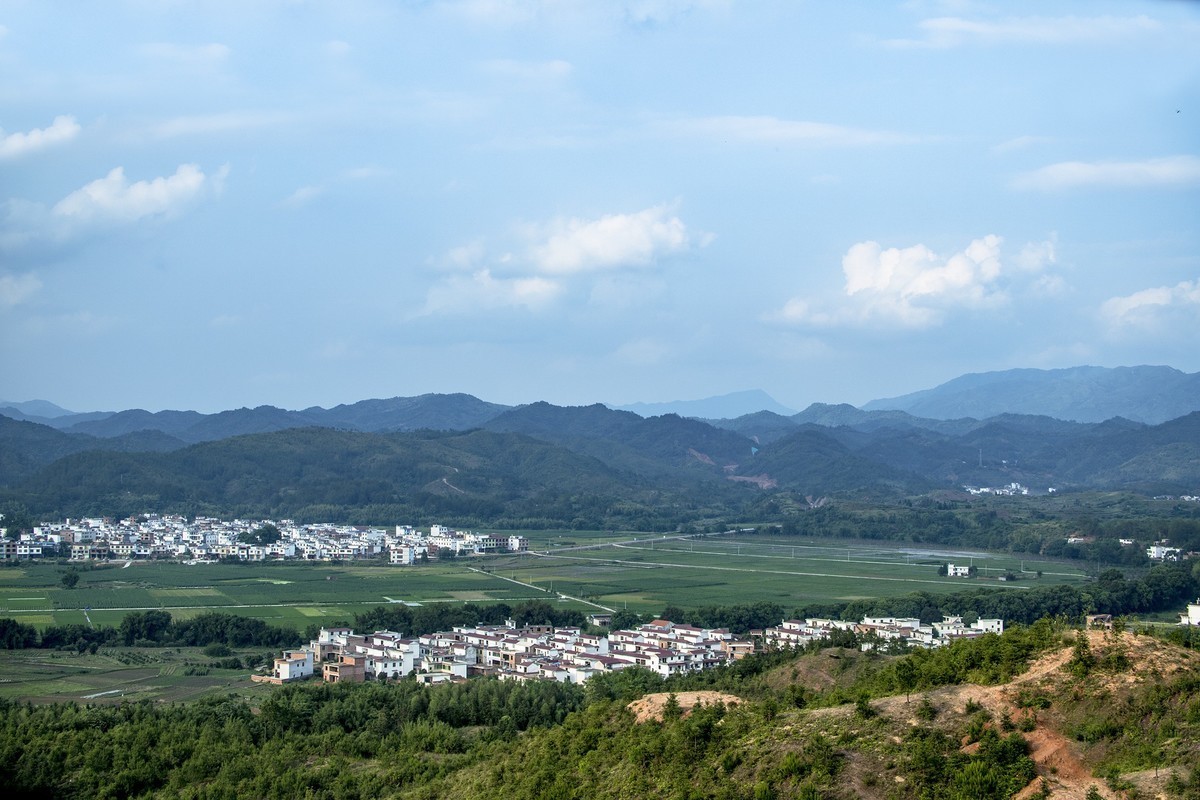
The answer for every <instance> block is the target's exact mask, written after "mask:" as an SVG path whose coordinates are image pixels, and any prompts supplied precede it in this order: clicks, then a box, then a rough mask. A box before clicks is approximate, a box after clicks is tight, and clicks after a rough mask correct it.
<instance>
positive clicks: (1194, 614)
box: [1179, 598, 1200, 625]
mask: <svg viewBox="0 0 1200 800" xmlns="http://www.w3.org/2000/svg"><path fill="white" fill-rule="evenodd" d="M1179 624H1180V625H1200V598H1197V600H1196V602H1194V603H1188V607H1187V613H1186V614H1180V615H1179Z"/></svg>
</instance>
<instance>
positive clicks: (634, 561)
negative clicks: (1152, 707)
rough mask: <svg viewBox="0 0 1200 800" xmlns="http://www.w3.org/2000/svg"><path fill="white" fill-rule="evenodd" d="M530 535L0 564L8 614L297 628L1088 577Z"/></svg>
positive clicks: (86, 695)
mask: <svg viewBox="0 0 1200 800" xmlns="http://www.w3.org/2000/svg"><path fill="white" fill-rule="evenodd" d="M534 533H536V534H537V535H532V534H534ZM529 534H530V535H529V538H530V546H531V548H532V550H533V551H534V552H530V553H526V554H521V555H500V556H487V557H472V558H460V559H457V560H455V561H452V562H447V563H442V564H438V563H434V564H430V565H421V566H414V567H390V566H386V565H381V564H375V565H329V564H311V563H301V562H288V563H265V564H197V565H185V564H180V563H174V562H162V563H133V564H131V565H129V566H128V567H125V566H123V565H122V564H111V565H108V564H105V565H98V566H95V567H93V568H90V569H89V568H83V569H81V570H80V572H79V575H80V580H79V583H78V585H77V586H76V588H74V589H67V588H65V587H64V586H63V585H62V576H63V574H64V573H65V571H66V570H67V566H66V565H59V564H52V563H45V564H21V565H19V566H11V567H6V568H4V569H0V617H12V618H13V619H16V620H18V621H21V622H24V623H27V624H31V625H34V626H36V627H38V628H45V627H46V626H49V625H55V624H59V625H61V624H67V623H76V624H84V625H87V624H91V625H111V626H117V625H119V624H120V622H121V620H122V618H123V617H124V616H125V615H126V614H128V613H129V612H131V611H140V610H148V609H162V610H165V611H168V612H169V613H170V614H171V616H172V617H173V618H175V619H188V618H191V617H194V616H196V615H198V614H202V613H205V612H207V611H214V610H216V611H223V612H228V613H233V614H240V615H243V616H248V617H255V618H258V619H262V620H263V621H264V622H266V623H268V624H270V625H274V626H280V627H292V628H295V629H297V630H299V631H304V630H305V629H306V628H307V627H309V626H310V625H313V624H318V625H330V624H344V623H347V622H349V621H351V620H352V619H353V617H354V615H355V614H356V613H360V612H364V611H367V610H370V609H372V608H375V607H376V606H379V605H386V604H388V603H395V602H399V603H417V604H426V603H465V602H475V603H490V602H507V603H512V604H515V603H519V602H521V601H523V600H555V601H556V602H559V603H563V604H564V605H568V606H570V607H575V608H579V609H581V610H587V611H595V610H597V607H600V608H609V609H619V608H628V609H630V610H633V611H638V612H641V613H654V614H657V613H659V612H661V611H662V609H663V608H664V607H665V606H667V605H675V606H680V607H683V608H689V607H698V606H707V605H733V604H741V603H753V602H758V601H770V602H774V603H778V604H780V605H782V606H784V607H785V608H789V609H790V608H795V607H798V606H801V605H803V604H806V603H811V602H836V601H848V600H858V599H865V598H876V597H884V598H886V597H893V596H898V595H904V594H908V593H910V592H914V591H927V592H952V591H958V590H962V589H969V588H982V587H993V588H1005V589H1007V590H1009V591H1026V590H1028V589H1029V588H1031V587H1035V586H1044V585H1048V584H1055V583H1080V582H1083V581H1084V580H1086V577H1085V576H1084V575H1083V573H1082V572H1081V571H1080V570H1079V569H1078V568H1076V566H1075V565H1073V564H1069V563H1063V562H1049V561H1035V560H1033V559H1026V560H1024V561H1022V559H1020V558H1019V557H1014V556H1011V555H1008V554H996V553H980V552H952V551H934V550H921V549H918V548H916V547H910V546H904V545H901V544H898V543H873V542H866V543H864V542H846V541H842V540H834V541H817V540H813V539H801V538H798V537H794V536H793V537H783V536H778V535H768V534H757V533H753V534H737V535H729V534H718V535H701V536H693V537H684V536H673V535H668V536H664V535H662V534H644V533H628V532H626V533H622V532H617V533H616V534H614V533H613V532H578V531H566V532H564V531H541V532H529ZM946 562H951V563H956V564H973V565H975V566H976V567H977V568H978V569H979V577H977V578H974V579H966V578H946V577H940V576H938V574H937V567H938V566H939V565H940V564H943V563H946ZM1038 571H1041V572H1042V575H1041V577H1038V576H1037V572H1038ZM1005 572H1012V573H1015V574H1017V575H1018V576H1019V578H1020V580H1017V581H1015V582H1011V583H1010V582H1000V581H999V580H997V578H998V576H1000V575H1003V574H1004V573H1005ZM576 598H578V599H576ZM246 654H247V653H246V652H242V653H239V655H246ZM256 655H260V656H265V655H270V654H267V653H256ZM195 665H210V666H209V672H208V674H206V675H195V674H186V672H187V671H189V670H190V671H193V672H194V671H195V670H194V667H195ZM268 691H270V689H269V687H267V686H265V685H262V684H252V683H251V682H250V680H249V670H225V669H217V668H213V667H211V659H209V658H207V657H206V656H204V655H203V654H202V653H200V652H199V651H198V650H195V649H189V648H183V649H177V648H151V649H139V648H117V649H102V650H100V652H98V653H96V654H94V655H89V654H86V653H84V654H75V653H69V652H59V651H42V650H32V651H6V653H5V655H4V657H3V658H0V697H2V698H14V699H16V698H20V699H24V700H31V701H34V702H52V701H57V700H75V701H82V702H119V701H121V700H130V699H135V700H136V699H154V700H167V701H171V700H183V699H189V698H194V697H199V696H203V695H206V694H212V693H214V692H218V693H228V692H235V693H238V694H244V695H248V696H257V695H258V694H261V693H263V692H268Z"/></svg>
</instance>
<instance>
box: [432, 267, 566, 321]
mask: <svg viewBox="0 0 1200 800" xmlns="http://www.w3.org/2000/svg"><path fill="white" fill-rule="evenodd" d="M562 292H563V287H562V285H561V284H559V283H557V282H555V281H552V280H549V279H547V278H540V277H526V278H496V277H493V276H492V273H491V271H490V270H487V269H483V270H479V271H478V272H475V273H474V274H472V275H469V276H467V275H454V276H451V277H449V278H447V279H446V280H444V281H442V282H441V283H438V284H435V285H434V286H433V287H431V288H430V290H429V294H428V296H427V297H426V301H425V310H424V313H425V314H435V313H440V312H447V311H456V312H470V311H483V310H495V309H502V308H524V309H527V310H530V311H540V310H542V309H544V308H546V307H547V306H549V305H551V304H552V303H553V302H554V301H555V300H556V299H558V297H559V295H561V294H562Z"/></svg>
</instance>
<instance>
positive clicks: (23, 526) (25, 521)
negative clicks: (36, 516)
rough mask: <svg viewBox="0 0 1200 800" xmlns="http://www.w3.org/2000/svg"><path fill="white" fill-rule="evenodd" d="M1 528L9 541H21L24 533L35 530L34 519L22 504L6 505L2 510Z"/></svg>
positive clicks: (0, 516) (0, 512)
mask: <svg viewBox="0 0 1200 800" xmlns="http://www.w3.org/2000/svg"><path fill="white" fill-rule="evenodd" d="M0 527H3V528H4V535H5V536H6V537H8V538H9V539H19V538H21V534H22V533H27V532H29V531H32V530H33V518H32V517H30V516H29V511H27V510H26V508H25V506H24V505H22V504H21V503H11V502H10V503H6V504H5V505H4V506H3V507H2V508H0Z"/></svg>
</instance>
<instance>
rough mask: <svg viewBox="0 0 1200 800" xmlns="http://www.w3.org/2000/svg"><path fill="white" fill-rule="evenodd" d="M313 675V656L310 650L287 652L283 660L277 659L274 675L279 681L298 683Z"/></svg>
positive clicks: (284, 653)
mask: <svg viewBox="0 0 1200 800" xmlns="http://www.w3.org/2000/svg"><path fill="white" fill-rule="evenodd" d="M312 674H313V654H312V651H310V650H285V651H284V652H283V658H277V659H275V669H274V671H273V673H272V675H273V676H274V677H275V678H276V679H278V680H279V681H281V682H282V681H298V680H300V679H302V678H308V677H310V676H311V675H312Z"/></svg>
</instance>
